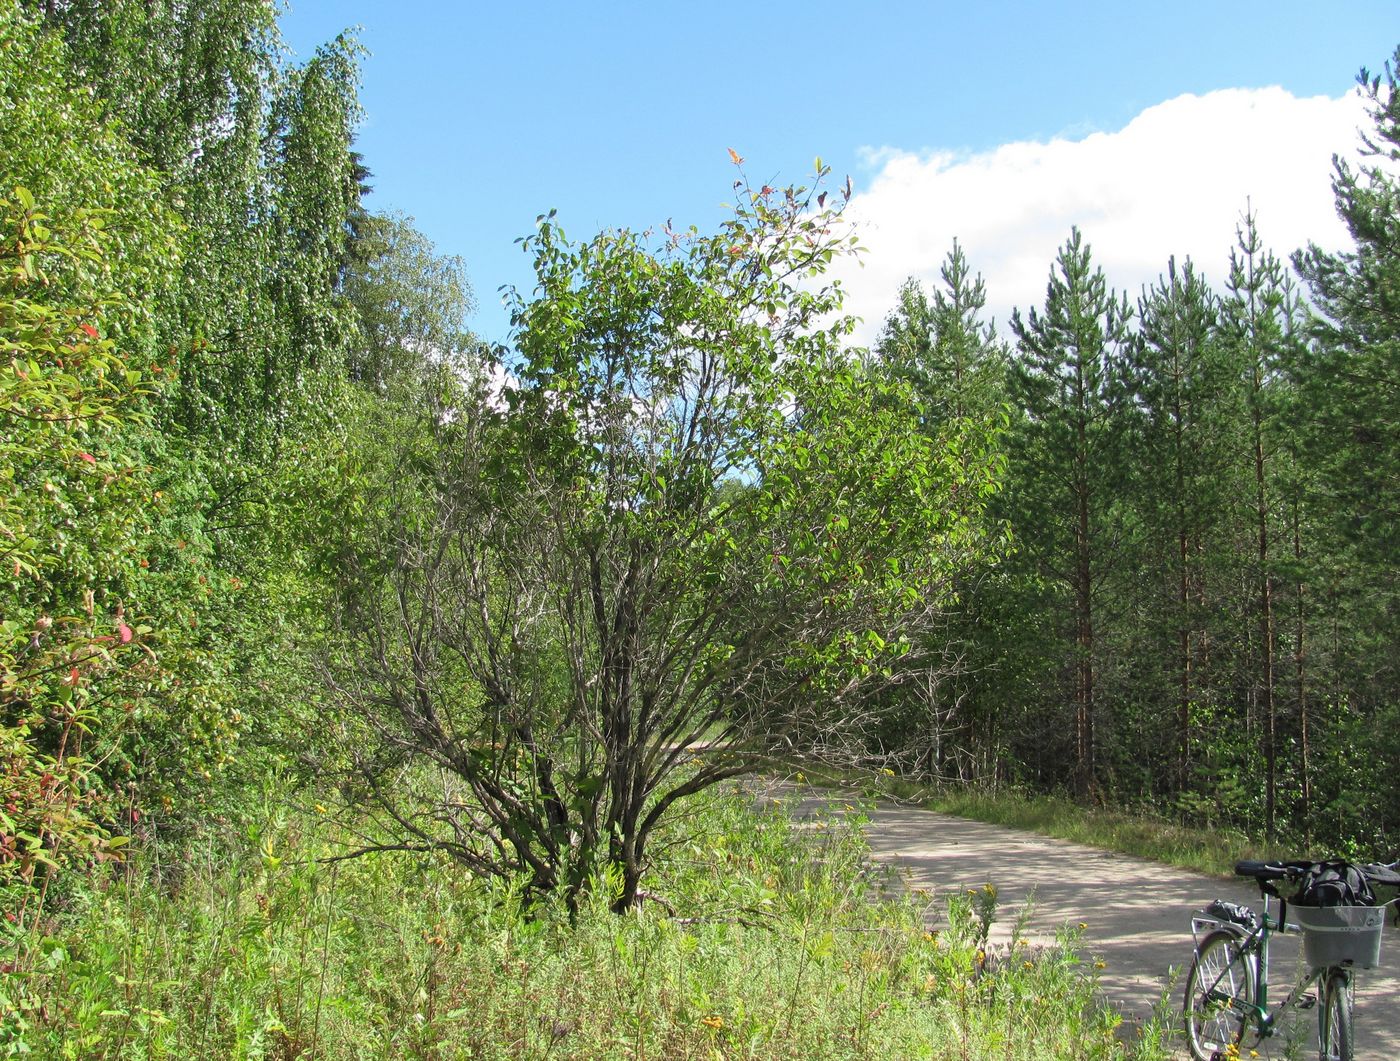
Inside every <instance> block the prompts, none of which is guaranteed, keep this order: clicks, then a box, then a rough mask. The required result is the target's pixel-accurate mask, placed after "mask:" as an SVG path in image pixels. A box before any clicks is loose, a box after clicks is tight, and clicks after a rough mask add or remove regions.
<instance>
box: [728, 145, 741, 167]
mask: <svg viewBox="0 0 1400 1061" xmlns="http://www.w3.org/2000/svg"><path fill="white" fill-rule="evenodd" d="M729 161H730V162H732V163H734V165H736V166H742V165H743V164H744V159H743V156H742V155H740V154H739V152H737V151H735V150H734V149H733V148H732V147H731V148H730V149H729Z"/></svg>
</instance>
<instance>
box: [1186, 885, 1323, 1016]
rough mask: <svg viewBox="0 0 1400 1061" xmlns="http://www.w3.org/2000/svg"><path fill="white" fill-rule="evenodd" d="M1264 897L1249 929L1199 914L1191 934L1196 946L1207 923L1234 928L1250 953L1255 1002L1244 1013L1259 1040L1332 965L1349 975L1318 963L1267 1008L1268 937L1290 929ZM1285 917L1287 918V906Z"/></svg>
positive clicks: (1242, 946)
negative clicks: (1271, 1007)
mask: <svg viewBox="0 0 1400 1061" xmlns="http://www.w3.org/2000/svg"><path fill="white" fill-rule="evenodd" d="M1263 899H1264V910H1263V913H1262V916H1261V917H1260V918H1259V924H1258V925H1257V926H1256V927H1255V928H1254V929H1252V930H1246V929H1245V928H1244V926H1243V925H1239V924H1237V923H1236V922H1234V921H1222V920H1220V919H1218V918H1213V917H1206V916H1204V915H1200V914H1198V915H1196V916H1195V917H1193V918H1192V919H1191V935H1192V937H1193V939H1194V940H1195V943H1196V946H1197V947H1198V948H1199V946H1200V943H1201V935H1200V928H1201V927H1202V926H1209V927H1210V928H1211V929H1216V928H1225V929H1227V930H1237V932H1238V935H1239V940H1240V944H1239V945H1240V953H1241V954H1242V955H1244V956H1245V958H1246V960H1249V959H1250V957H1251V956H1252V957H1253V960H1254V971H1255V988H1256V992H1255V1001H1254V1005H1253V1006H1251V1007H1249V1012H1248V1013H1247V1014H1246V1016H1247V1017H1248V1018H1249V1022H1250V1023H1251V1024H1252V1025H1253V1026H1254V1028H1255V1029H1256V1035H1257V1041H1262V1040H1264V1039H1267V1038H1269V1037H1270V1036H1272V1035H1273V1034H1274V1031H1275V1029H1276V1028H1277V1025H1278V1018H1279V1015H1280V1014H1282V1013H1283V1011H1284V1010H1286V1009H1288V1008H1289V1007H1290V1006H1292V1005H1294V1004H1295V1003H1296V1002H1297V1000H1298V999H1299V998H1300V997H1301V996H1302V995H1303V994H1304V993H1305V992H1306V991H1307V990H1308V988H1310V987H1312V986H1313V985H1314V984H1315V983H1317V982H1318V981H1319V980H1321V979H1322V978H1323V977H1324V976H1326V975H1327V974H1329V973H1331V972H1332V971H1333V969H1334V968H1335V969H1339V970H1341V971H1343V972H1345V973H1346V974H1347V976H1348V979H1349V978H1350V970H1348V969H1347V968H1346V967H1345V966H1334V967H1332V968H1329V967H1326V966H1319V967H1318V968H1315V969H1310V970H1308V971H1307V972H1306V973H1305V974H1304V975H1303V976H1302V977H1301V978H1299V980H1298V982H1297V983H1295V984H1294V985H1293V987H1292V988H1291V989H1290V990H1289V992H1288V994H1286V995H1284V997H1283V999H1282V1001H1280V1002H1279V1003H1278V1005H1277V1006H1275V1007H1273V1009H1272V1010H1270V1008H1269V940H1270V939H1271V938H1272V937H1273V934H1274V933H1275V932H1288V931H1290V929H1289V926H1288V925H1287V924H1286V923H1285V920H1284V919H1283V918H1278V917H1275V916H1274V913H1273V900H1272V898H1271V897H1270V896H1269V895H1268V894H1265V895H1264V896H1263ZM1284 917H1285V918H1286V917H1287V913H1286V908H1285V915H1284ZM1292 931H1295V932H1296V931H1298V929H1297V927H1296V926H1294V927H1293V929H1292ZM1224 975H1225V973H1224V972H1222V973H1221V976H1224ZM1219 983H1220V978H1217V979H1216V982H1215V983H1214V984H1212V985H1211V986H1210V990H1209V992H1208V994H1214V992H1215V990H1216V988H1217V986H1218V985H1219ZM1224 1000H1225V998H1224V996H1222V997H1221V998H1219V999H1217V1001H1224Z"/></svg>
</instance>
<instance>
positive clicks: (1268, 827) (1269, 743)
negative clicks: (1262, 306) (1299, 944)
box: [1253, 369, 1278, 841]
mask: <svg viewBox="0 0 1400 1061" xmlns="http://www.w3.org/2000/svg"><path fill="white" fill-rule="evenodd" d="M1254 389H1255V395H1256V402H1255V406H1254V413H1253V415H1254V488H1255V508H1256V514H1257V517H1258V528H1257V529H1258V543H1259V554H1258V561H1259V640H1260V646H1259V666H1260V673H1259V710H1260V713H1261V718H1260V722H1261V724H1262V725H1263V727H1264V772H1265V777H1264V836H1265V839H1267V840H1270V841H1272V840H1273V839H1274V835H1275V828H1276V824H1277V813H1278V718H1277V714H1276V711H1275V705H1274V611H1273V607H1274V606H1273V581H1272V580H1271V579H1270V577H1269V499H1268V492H1267V487H1266V484H1265V479H1264V464H1265V458H1264V432H1263V418H1262V414H1261V412H1260V410H1259V406H1258V402H1257V395H1258V394H1259V392H1260V391H1261V390H1262V381H1261V380H1260V378H1259V372H1258V370H1257V369H1256V370H1255V377H1254Z"/></svg>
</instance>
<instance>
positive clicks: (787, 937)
mask: <svg viewBox="0 0 1400 1061" xmlns="http://www.w3.org/2000/svg"><path fill="white" fill-rule="evenodd" d="M853 817H854V816H852V815H849V814H847V815H845V816H843V817H842V818H832V819H829V820H824V821H818V822H817V823H815V824H814V825H810V826H808V827H804V828H802V829H795V828H793V827H792V825H791V823H790V822H789V821H788V819H787V818H786V817H785V816H784V815H783V813H782V812H781V810H780V809H776V808H775V809H772V810H771V811H765V812H763V813H755V811H754V808H753V806H752V803H751V800H750V799H749V798H748V797H746V796H744V795H742V794H740V793H730V794H725V795H716V796H714V797H711V798H707V799H702V800H701V801H700V802H699V803H697V804H696V805H695V807H694V809H693V812H692V814H691V815H690V816H689V817H688V819H687V820H685V821H683V822H680V823H678V824H677V825H676V826H675V827H673V828H672V830H671V832H670V834H669V835H668V836H667V837H666V856H665V859H664V861H663V862H661V863H660V864H658V866H657V867H656V870H655V872H654V874H653V876H652V878H651V879H650V880H649V881H648V889H649V890H650V891H652V892H655V893H657V894H659V895H661V896H663V897H664V898H665V900H666V903H667V904H669V906H670V907H671V908H673V909H667V906H666V905H665V904H662V903H660V902H656V903H647V904H646V905H645V906H644V908H643V909H642V910H641V911H639V912H637V913H634V914H630V915H627V916H622V917H619V916H617V915H614V914H612V913H610V912H609V911H608V910H607V904H608V900H609V897H610V895H611V894H612V889H611V886H610V884H609V882H608V881H607V880H606V879H603V880H600V881H598V883H597V886H596V888H595V891H594V894H593V898H592V900H591V901H590V903H589V904H588V905H587V906H586V907H585V909H583V910H582V911H581V913H580V914H579V916H578V917H577V919H576V921H573V922H571V921H570V919H569V917H568V916H567V915H566V913H565V912H564V911H563V910H562V909H559V908H555V907H551V906H544V907H536V908H534V909H528V910H527V909H525V908H524V907H523V906H522V904H521V901H520V892H519V889H518V888H516V887H513V886H512V885H511V884H510V883H509V882H492V881H485V880H480V879H474V878H471V877H470V876H468V875H466V874H464V873H463V872H462V871H461V870H460V869H457V868H455V867H453V866H451V865H449V864H444V863H439V862H432V861H429V862H423V861H416V860H412V859H407V858H390V857H384V856H377V857H367V858H364V859H360V860H356V861H351V862H345V863H339V864H335V865H332V866H327V865H325V864H323V863H320V862H318V861H316V856H319V855H323V854H325V853H327V852H329V851H333V850H335V849H336V841H337V837H336V836H335V835H333V832H332V827H331V826H328V825H326V824H325V822H324V821H322V820H320V819H317V818H315V817H314V816H313V817H311V818H309V819H307V818H302V817H297V816H289V817H282V816H278V815H273V816H271V817H270V818H269V820H268V821H266V822H265V823H264V824H263V825H262V826H261V827H260V828H258V829H256V830H253V831H252V832H250V833H249V834H247V835H245V836H241V837H238V838H236V839H234V838H228V837H225V838H223V840H222V842H221V843H218V844H213V843H208V844H205V845H204V846H203V847H202V848H197V849H191V850H189V851H187V852H186V853H185V855H184V857H183V858H182V859H181V860H179V861H177V862H174V863H172V862H170V861H168V860H166V861H164V862H162V861H159V860H157V859H156V857H155V855H154V853H153V852H149V851H148V852H145V853H142V854H138V855H137V856H136V857H134V858H133V860H132V861H131V862H130V863H128V864H127V865H126V866H125V867H123V868H120V869H116V870H113V871H112V872H111V873H110V875H109V876H107V877H105V878H102V879H99V880H97V881H96V883H95V884H94V885H93V886H92V887H90V888H88V889H87V890H85V891H83V892H81V893H79V894H77V895H76V896H73V897H71V898H70V899H69V901H68V908H67V909H66V910H64V911H62V913H61V914H60V915H57V916H55V917H54V918H52V919H51V920H50V921H49V922H48V923H46V924H45V926H44V927H43V930H42V934H41V935H38V936H33V937H26V938H24V939H11V940H9V941H8V945H9V947H10V948H11V950H10V951H9V952H8V953H6V954H5V955H4V957H6V958H8V959H9V961H8V962H7V965H6V968H7V970H8V972H7V974H6V975H5V976H4V977H3V979H0V1055H19V1054H26V1055H28V1056H32V1057H38V1058H170V1057H180V1058H195V1059H199V1058H205V1057H220V1058H222V1057H239V1058H277V1059H291V1058H305V1059H323V1058H324V1059H330V1058H399V1057H411V1058H499V1059H505V1058H531V1059H545V1058H635V1059H642V1058H651V1059H689V1058H695V1059H700V1058H703V1059H706V1061H714V1059H717V1058H726V1059H728V1058H772V1059H783V1058H791V1059H798V1058H804V1059H805V1058H811V1057H822V1058H833V1059H844V1058H850V1059H877V1058H878V1059H882V1061H883V1059H889V1058H901V1059H904V1058H929V1059H943V1058H963V1059H965V1058H978V1059H983V1058H1000V1059H1005V1061H1022V1059H1024V1061H1031V1059H1040V1058H1066V1059H1069V1058H1074V1059H1081V1058H1082V1059H1086V1061H1088V1059H1099V1058H1103V1059H1107V1058H1121V1057H1125V1056H1126V1057H1134V1058H1139V1059H1142V1061H1147V1059H1152V1058H1161V1057H1165V1056H1167V1050H1166V1049H1165V1047H1164V1045H1163V1037H1164V1034H1165V1033H1164V1031H1163V1029H1162V1028H1160V1027H1157V1026H1155V1025H1149V1026H1148V1027H1147V1028H1145V1029H1144V1030H1143V1032H1142V1033H1141V1035H1140V1036H1139V1037H1138V1038H1135V1039H1134V1041H1133V1042H1132V1043H1130V1044H1128V1045H1127V1046H1124V1045H1121V1044H1120V1043H1119V1042H1118V1041H1117V1036H1118V1034H1119V1033H1120V1032H1121V1029H1120V1027H1119V1025H1120V1019H1119V1017H1118V1015H1117V1014H1116V1013H1115V1012H1113V1011H1112V1010H1109V1009H1106V1008H1104V1007H1103V1006H1102V1005H1101V1004H1100V1003H1098V1002H1097V1001H1096V1000H1095V996H1094V986H1095V985H1094V979H1093V971H1092V970H1091V969H1086V968H1085V967H1084V966H1083V965H1082V964H1081V962H1080V959H1079V957H1078V955H1077V953H1076V950H1075V940H1074V939H1073V938H1072V937H1064V938H1061V939H1060V940H1058V941H1056V942H1055V943H1054V944H1052V945H1048V946H1032V945H1031V944H1029V943H1028V942H1026V941H1022V940H1021V939H1019V938H1017V937H1013V940H1012V942H1011V943H1010V944H1009V945H1007V946H1002V947H999V948H998V947H991V946H989V945H988V943H987V939H988V930H989V927H990V924H991V922H992V919H993V918H994V917H995V916H996V903H995V898H996V897H995V893H994V892H991V891H990V890H986V891H982V892H978V893H974V894H969V895H962V896H954V897H953V898H952V899H950V900H949V901H948V903H947V905H946V906H945V907H942V908H940V909H939V910H937V911H930V910H929V909H927V908H926V905H925V900H923V899H921V898H920V897H917V896H901V895H897V894H895V891H896V890H892V889H888V888H886V887H885V883H886V882H885V881H884V879H883V877H882V876H881V875H880V873H879V872H877V871H876V870H875V869H873V868H872V867H871V865H870V863H869V861H868V859H867V858H866V854H867V851H866V848H865V846H864V843H863V841H862V839H861V837H860V834H859V830H858V828H857V824H858V823H857V822H855V821H853V820H850V819H852V818H853ZM931 914H933V915H935V916H934V917H933V918H932V924H933V928H932V930H930V929H929V928H928V925H929V924H930V915H931Z"/></svg>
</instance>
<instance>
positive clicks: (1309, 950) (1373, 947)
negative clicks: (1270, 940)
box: [1288, 906, 1385, 969]
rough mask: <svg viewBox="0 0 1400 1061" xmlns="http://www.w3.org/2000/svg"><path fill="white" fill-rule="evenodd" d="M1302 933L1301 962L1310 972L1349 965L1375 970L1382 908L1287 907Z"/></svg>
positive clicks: (1379, 958) (1379, 951)
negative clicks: (1349, 963) (1347, 963)
mask: <svg viewBox="0 0 1400 1061" xmlns="http://www.w3.org/2000/svg"><path fill="white" fill-rule="evenodd" d="M1288 913H1289V915H1290V917H1291V919H1292V920H1293V921H1295V922H1296V923H1297V925H1298V927H1299V928H1301V929H1302V930H1303V961H1304V962H1306V963H1307V966H1308V968H1309V969H1320V968H1326V967H1327V966H1330V965H1341V964H1342V963H1343V962H1351V964H1352V965H1353V966H1355V967H1356V968H1358V969H1374V968H1375V967H1376V965H1377V964H1378V963H1379V962H1380V960H1381V929H1382V928H1383V927H1384V925H1385V907H1383V906H1290V907H1289V908H1288Z"/></svg>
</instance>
